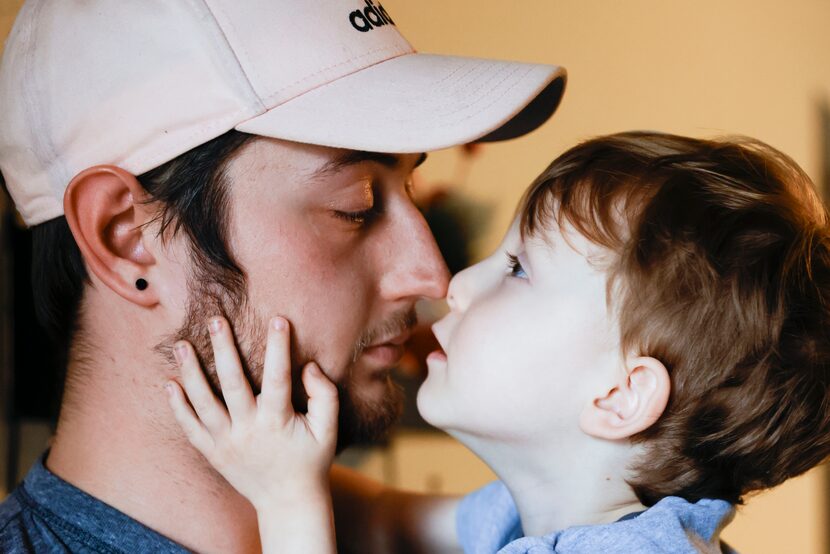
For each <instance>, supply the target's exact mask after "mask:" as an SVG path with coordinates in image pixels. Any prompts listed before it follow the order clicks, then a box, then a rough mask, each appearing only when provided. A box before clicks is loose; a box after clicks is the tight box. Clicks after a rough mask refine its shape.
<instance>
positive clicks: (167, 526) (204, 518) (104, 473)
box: [46, 357, 260, 553]
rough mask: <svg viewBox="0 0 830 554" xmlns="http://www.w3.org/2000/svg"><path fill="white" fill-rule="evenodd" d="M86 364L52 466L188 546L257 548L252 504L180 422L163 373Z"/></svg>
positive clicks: (70, 397) (67, 406)
mask: <svg viewBox="0 0 830 554" xmlns="http://www.w3.org/2000/svg"><path fill="white" fill-rule="evenodd" d="M107 358H108V357H103V358H102V359H107ZM112 359H124V360H126V359H129V358H119V357H113V358H112ZM89 362H90V360H86V361H85V364H84V368H83V372H84V376H83V377H82V378H81V380H80V382H75V383H73V385H72V386H71V387H70V388H69V390H67V393H66V396H65V398H64V407H63V410H62V413H61V418H60V420H59V422H58V429H57V433H56V436H55V439H54V441H53V444H52V447H51V450H50V453H49V458H48V460H47V461H46V465H47V467H48V468H49V469H50V470H51V471H52V472H54V473H55V474H56V475H58V476H59V477H61V478H63V479H64V480H66V481H68V482H69V483H71V484H73V485H75V486H76V487H78V488H80V489H81V490H83V491H85V492H87V493H89V494H91V495H92V496H94V497H96V498H98V499H99V500H101V501H103V502H105V503H107V504H109V505H110V506H113V507H114V508H116V509H118V510H119V511H121V512H123V513H125V514H127V515H128V516H130V517H132V518H133V519H135V520H137V521H139V522H141V523H142V524H144V525H146V526H147V527H150V528H151V529H153V530H155V531H157V532H158V533H160V534H161V535H164V536H166V537H168V538H169V539H171V540H173V541H175V542H177V543H180V544H182V545H183V546H185V547H186V548H188V549H191V550H194V551H198V552H239V553H245V552H260V545H259V533H258V527H257V523H256V513H255V512H254V510H253V508H252V507H251V505H250V504H249V503H248V502H247V501H246V500H245V499H244V498H243V497H242V496H240V495H239V494H238V493H236V491H234V490H233V488H231V487H230V485H228V484H227V483H226V482H225V481H224V480H223V479H222V478H221V477H220V476H219V475H218V474H217V473H216V472H215V471H213V469H212V468H210V467H209V466H208V465H207V462H205V461H204V460H203V459H202V457H201V455H200V454H198V452H196V451H195V450H194V449H192V448H191V447H190V445H189V444H187V443H186V441H185V439H184V437H183V436H182V434H181V433H180V432H179V430H178V428H177V427H175V422H174V420H173V418H172V414H171V412H170V409H169V407H168V405H167V399H166V396H165V394H164V391H163V383H164V382H165V377H164V375H163V370H162V369H158V371H157V372H154V371H155V369H154V370H150V369H149V367H151V366H150V365H149V363H148V364H147V365H144V366H142V365H141V364H136V363H135V360H132V363H131V367H127V365H126V364H124V365H121V366H120V367H108V368H106V370H103V368H100V367H95V366H94V360H92V364H90V363H89ZM150 363H152V362H150ZM156 363H158V362H157V361H156ZM76 370H77V368H72V367H70V368H69V371H70V372H72V371H76ZM70 378H71V377H70Z"/></svg>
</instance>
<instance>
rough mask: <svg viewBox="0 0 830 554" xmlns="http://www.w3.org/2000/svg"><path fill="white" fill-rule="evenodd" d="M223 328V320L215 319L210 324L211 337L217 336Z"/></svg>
mask: <svg viewBox="0 0 830 554" xmlns="http://www.w3.org/2000/svg"><path fill="white" fill-rule="evenodd" d="M221 328H222V319H221V318H218V317H214V318H213V319H211V320H210V321H209V322H208V329H209V330H210V334H211V335H215V334H216V333H218V332H219V330H220V329H221Z"/></svg>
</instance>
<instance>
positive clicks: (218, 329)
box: [208, 317, 256, 423]
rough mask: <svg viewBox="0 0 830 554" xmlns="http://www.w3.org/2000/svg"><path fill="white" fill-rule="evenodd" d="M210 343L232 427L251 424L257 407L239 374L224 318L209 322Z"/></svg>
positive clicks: (241, 373)
mask: <svg viewBox="0 0 830 554" xmlns="http://www.w3.org/2000/svg"><path fill="white" fill-rule="evenodd" d="M208 330H209V331H210V342H211V344H213V357H214V360H215V362H216V374H217V375H218V376H219V384H220V385H221V386H222V396H223V397H224V398H225V404H227V406H228V412H229V413H230V415H231V422H232V423H245V422H247V421H250V420H251V419H252V418H253V416H254V414H255V413H256V412H255V410H256V403H255V402H254V395H253V393H252V392H251V386H250V385H249V384H248V380H247V379H246V378H245V375H244V373H243V372H242V364H241V363H240V361H239V352H238V351H237V349H236V344H235V342H234V340H233V333H231V328H230V325H228V322H227V321H226V320H225V318H223V317H214V318H212V319H211V320H210V321H209V322H208Z"/></svg>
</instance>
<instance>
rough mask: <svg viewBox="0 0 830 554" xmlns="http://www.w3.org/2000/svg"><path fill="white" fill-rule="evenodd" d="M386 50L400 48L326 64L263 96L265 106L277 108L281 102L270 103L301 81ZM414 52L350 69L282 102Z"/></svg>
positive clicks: (370, 51)
mask: <svg viewBox="0 0 830 554" xmlns="http://www.w3.org/2000/svg"><path fill="white" fill-rule="evenodd" d="M386 50H390V51H394V50H398V48H393V47H391V46H384V47H383V48H375V49H374V50H369V51H368V52H364V53H363V54H360V55H359V56H352V57H351V58H348V59H346V60H342V61H340V62H338V63H336V64H332V65H329V66H326V67H324V68H322V69H320V70H318V71H315V72H314V73H311V74H310V75H306V76H305V77H303V78H302V79H298V80H297V81H294V82H293V83H291V84H290V85H285V86H284V87H282V88H280V89H278V90H276V91H274V92H273V93H271V94H269V95H268V96H266V97H265V98H263V102H264V103H265V106H266V111H268V110H271V109H273V108H276V107H277V106H278V105H279V104H276V105H274V106H271V107H268V106H269V104H270V103H271V102H272V101H273V100H274V99H275V98H277V97H279V95H280V94H282V93H283V92H285V91H286V90H289V89H291V88H293V87H296V86H297V85H299V84H301V83H303V82H305V81H308V80H310V79H312V78H313V77H316V76H318V75H320V74H321V73H325V72H326V71H329V70H331V69H334V68H336V67H340V66H341V65H347V64H349V63H351V62H353V61H355V60H359V59H360V58H365V57H367V56H370V55H372V54H376V53H378V52H383V51H386ZM413 53H414V52H398V53H397V54H396V55H394V56H390V57H388V58H384V59H382V60H378V61H376V62H374V63H370V64H369V65H365V66H363V67H360V68H357V69H354V70H353V71H349V72H348V73H344V74H343V75H339V76H337V77H336V78H334V79H331V80H329V81H326V82H324V83H319V84H317V85H315V86H313V87H311V88H309V89H306V90H304V91H302V92H299V93H297V94H295V95H294V96H292V97H290V98H286V99H285V100H283V101H282V102H280V104H284V103H286V102H288V101H290V100H293V99H294V98H297V97H298V96H302V95H303V94H306V93H308V92H310V91H312V90H314V89H316V88H319V87H322V86H325V85H327V84H329V83H333V82H334V81H337V80H340V79H342V78H344V77H348V76H349V75H353V74H355V73H358V72H360V71H363V70H364V69H368V68H370V67H373V66H376V65H378V64H381V63H383V62H386V61H389V60H394V59H395V58H400V57H401V56H409V55H411V54H413Z"/></svg>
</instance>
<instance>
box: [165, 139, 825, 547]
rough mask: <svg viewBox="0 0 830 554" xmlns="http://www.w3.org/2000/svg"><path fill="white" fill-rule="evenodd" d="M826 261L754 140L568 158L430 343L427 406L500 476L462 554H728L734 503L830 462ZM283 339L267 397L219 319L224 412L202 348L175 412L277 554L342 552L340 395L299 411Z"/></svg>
mask: <svg viewBox="0 0 830 554" xmlns="http://www.w3.org/2000/svg"><path fill="white" fill-rule="evenodd" d="M829 247H830V232H829V231H828V217H827V212H826V211H825V209H824V207H823V206H822V204H821V202H820V200H819V199H818V197H817V196H816V194H815V192H814V190H813V186H812V184H811V183H810V180H809V178H808V177H807V176H806V175H805V174H804V173H803V172H802V171H801V170H800V169H799V168H798V166H797V165H796V164H795V163H794V162H793V161H792V160H791V159H790V158H788V157H786V156H785V155H784V154H782V153H780V152H778V151H776V150H774V149H773V148H771V147H769V146H767V145H765V144H762V143H760V142H757V141H753V140H748V139H739V140H735V141H726V140H724V141H707V140H698V139H691V138H684V137H678V136H672V135H665V134H659V133H648V132H632V133H622V134H617V135H611V136H606V137H600V138H597V139H594V140H590V141H587V142H585V143H583V144H580V145H578V146H576V147H575V148H573V149H571V150H570V151H568V152H566V153H565V154H563V155H562V156H560V157H559V158H558V159H556V160H555V161H554V162H553V163H552V164H551V165H550V166H549V167H548V168H547V169H546V170H545V171H544V172H543V173H542V175H541V176H540V177H539V178H538V179H537V180H536V181H535V182H534V183H533V185H532V186H531V187H530V189H529V191H528V192H527V194H526V196H525V198H524V200H523V202H522V204H521V206H520V210H519V214H518V216H517V218H516V221H515V222H514V224H513V226H512V227H511V229H510V230H509V231H508V233H507V236H506V238H505V239H504V242H503V244H502V245H501V247H500V248H499V249H498V251H497V252H496V253H495V254H493V255H492V256H491V257H489V258H487V259H485V260H484V261H482V262H480V263H478V264H476V265H475V266H473V267H470V268H468V269H467V270H465V271H463V272H461V273H459V274H458V275H456V276H455V278H454V279H453V280H452V283H451V284H450V289H449V294H448V296H447V302H448V304H449V307H450V312H449V314H448V315H447V316H446V317H445V318H444V319H442V320H441V321H439V322H438V323H437V324H435V326H434V327H433V330H434V332H435V335H436V338H437V339H438V341H439V343H440V344H441V347H442V349H443V350H441V351H438V352H434V353H432V354H431V355H430V356H429V359H428V365H429V376H428V377H427V379H426V381H425V383H424V384H423V386H422V388H421V390H420V391H419V394H418V408H419V410H420V411H421V414H422V415H423V416H424V418H425V419H426V420H427V421H429V422H430V423H432V424H434V425H436V426H437V427H440V428H441V429H444V430H445V431H447V432H448V433H449V434H450V435H452V436H454V437H456V438H457V439H458V440H460V441H461V442H462V443H464V444H465V445H467V446H468V447H469V448H470V449H471V450H472V451H473V452H475V453H476V454H477V455H478V456H480V457H481V458H482V459H483V460H484V461H485V462H486V463H487V464H488V465H489V466H490V467H491V468H492V469H493V470H494V471H495V473H496V474H497V475H498V476H499V479H500V480H499V481H498V482H496V483H494V484H491V485H489V486H487V487H485V488H483V489H481V490H479V491H477V492H475V493H473V494H471V495H469V496H468V497H466V498H465V499H464V500H463V501H461V502H460V503H459V504H455V505H453V506H454V507H453V510H452V511H445V512H444V513H446V514H454V517H455V521H456V529H457V541H458V543H459V544H460V546H462V547H463V549H464V551H465V552H476V553H493V552H502V553H530V552H532V553H534V554H539V553H543V552H568V553H577V552H579V553H582V552H594V553H595V552H636V553H648V552H721V549H722V548H726V547H722V545H721V544H720V540H719V534H720V532H721V530H722V529H723V527H724V526H725V525H726V524H727V523H728V522H729V521H730V519H731V518H732V515H733V512H734V506H735V505H736V504H740V503H741V502H742V501H743V499H744V498H745V497H746V495H747V494H749V493H751V492H753V491H757V490H761V489H765V488H769V487H773V486H776V485H778V484H780V483H782V482H783V481H785V480H786V479H789V478H790V477H794V476H796V475H799V474H801V473H803V472H805V471H807V470H808V469H810V468H812V467H814V466H816V465H817V464H819V463H821V462H822V461H823V460H824V459H825V458H826V457H827V456H828V453H830V402H828V387H829V386H830V336H828V333H830V311H828V309H829V308H828V302H829V301H830V250H828V248H829ZM274 321H275V322H276V323H275V324H274V325H272V328H271V331H270V333H269V338H268V353H267V354H266V360H265V372H264V377H263V383H262V389H261V390H262V392H261V393H260V395H259V397H258V398H257V399H256V400H254V397H253V395H252V394H251V391H250V388H249V387H248V386H247V384H246V382H245V380H244V378H243V377H242V372H241V369H240V364H239V361H238V359H237V358H236V350H235V347H234V346H233V340H232V337H231V333H230V330H229V329H228V328H227V324H224V323H223V322H222V320H219V322H220V324H219V325H218V331H216V332H213V333H212V337H213V342H214V345H215V348H216V349H217V357H216V364H217V371H218V372H219V374H220V378H221V379H222V385H223V394H224V395H225V401H226V404H227V410H226V409H225V407H224V406H223V405H222V404H221V402H220V401H219V400H218V399H217V398H216V397H215V396H214V395H213V394H212V393H211V391H210V389H209V387H208V386H207V384H206V382H205V380H204V378H203V377H202V374H201V371H200V369H199V367H198V363H197V362H196V360H195V356H194V355H193V354H192V351H191V350H190V349H189V347H188V346H187V345H186V344H185V345H182V350H181V351H182V352H183V353H184V355H183V356H182V357H181V360H182V378H183V383H184V387H185V390H186V391H187V395H188V396H189V398H190V401H191V403H192V405H193V406H195V409H196V413H198V416H197V415H196V413H194V411H193V409H191V407H190V405H189V404H188V403H187V399H186V397H185V395H184V392H183V391H182V389H181V388H180V387H179V385H178V384H176V383H172V384H171V386H170V387H169V388H170V391H171V402H172V405H173V407H174V410H175V411H176V416H177V419H178V421H179V422H180V424H181V425H182V426H183V427H184V429H185V431H186V432H187V434H188V437H189V438H190V440H191V442H192V443H193V444H194V446H195V447H196V448H197V449H199V450H200V451H201V452H202V453H203V454H205V456H206V457H207V459H208V460H209V461H210V462H211V463H212V464H213V465H214V466H215V467H216V469H217V470H218V471H219V472H220V473H221V474H222V475H223V476H224V477H225V478H227V479H228V481H230V482H231V484H233V485H234V486H235V487H236V488H237V489H238V490H239V491H240V492H241V493H242V494H244V495H245V496H247V497H248V498H249V499H250V500H251V502H252V503H253V504H254V506H255V507H256V508H257V510H258V513H259V517H260V530H261V533H262V537H263V548H264V550H265V551H270V552H276V551H278V550H279V551H292V552H293V551H303V552H326V551H333V550H334V535H333V531H332V517H331V497H330V495H329V492H328V489H327V486H328V484H327V471H328V463H329V462H330V461H331V458H332V456H333V453H334V434H335V428H336V425H335V424H336V411H337V407H336V406H337V397H336V391H335V388H334V386H333V385H332V384H331V383H329V382H328V381H327V379H326V378H325V377H324V376H323V373H322V372H321V371H320V370H319V368H316V366H313V365H311V366H308V367H307V368H306V369H305V370H304V372H303V383H304V385H305V388H306V391H307V393H308V395H309V397H310V400H309V406H308V413H307V414H297V413H295V412H294V410H293V408H292V407H291V402H290V394H291V393H290V383H291V378H290V352H289V346H288V344H289V339H288V325H287V322H285V321H284V320H281V319H279V318H278V319H275V320H274ZM200 420H201V421H200Z"/></svg>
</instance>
